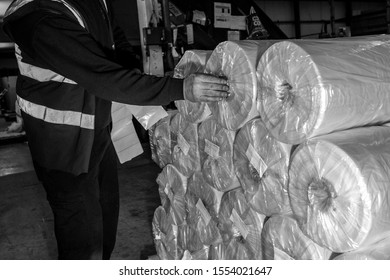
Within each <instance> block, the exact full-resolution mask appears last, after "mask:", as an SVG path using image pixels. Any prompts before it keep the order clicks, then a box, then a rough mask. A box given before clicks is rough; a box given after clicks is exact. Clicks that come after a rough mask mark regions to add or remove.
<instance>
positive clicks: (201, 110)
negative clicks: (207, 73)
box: [174, 50, 211, 123]
mask: <svg viewBox="0 0 390 280" xmlns="http://www.w3.org/2000/svg"><path fill="white" fill-rule="evenodd" d="M210 55H211V51H205V50H188V51H186V52H185V53H184V55H183V57H182V58H181V59H180V61H179V62H178V64H177V65H176V67H175V71H174V77H175V78H179V79H184V78H186V77H187V76H189V75H190V74H193V73H203V72H204V68H205V66H206V62H207V60H208V59H209V57H210ZM175 105H176V107H177V109H178V110H179V112H180V113H181V114H182V115H183V117H184V118H185V119H186V121H188V122H191V123H199V122H202V121H203V120H205V119H206V118H207V117H208V116H209V115H210V114H211V111H210V109H209V107H208V105H207V103H205V102H190V101H187V100H180V101H175Z"/></svg>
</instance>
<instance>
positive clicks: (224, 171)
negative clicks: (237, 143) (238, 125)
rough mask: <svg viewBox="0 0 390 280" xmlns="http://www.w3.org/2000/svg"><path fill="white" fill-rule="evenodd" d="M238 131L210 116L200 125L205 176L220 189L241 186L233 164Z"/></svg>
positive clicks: (201, 152)
mask: <svg viewBox="0 0 390 280" xmlns="http://www.w3.org/2000/svg"><path fill="white" fill-rule="evenodd" d="M235 136H236V132H235V131H232V130H228V129H226V128H223V127H222V126H221V125H220V124H219V123H218V122H217V120H216V119H214V118H209V119H207V120H205V121H204V122H203V123H201V124H200V125H199V153H200V162H201V166H202V172H203V176H204V178H205V179H206V181H207V183H208V184H210V185H212V186H213V187H214V188H216V189H217V190H219V191H223V192H224V191H228V190H231V189H234V188H237V187H239V186H240V185H239V183H238V179H237V176H236V173H235V170H234V164H233V143H234V139H235Z"/></svg>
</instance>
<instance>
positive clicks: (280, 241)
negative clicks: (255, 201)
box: [261, 215, 332, 260]
mask: <svg viewBox="0 0 390 280" xmlns="http://www.w3.org/2000/svg"><path fill="white" fill-rule="evenodd" d="M261 242H262V252H263V259H265V260H328V259H329V257H330V256H331V254H332V251H330V250H329V249H327V248H324V247H321V246H320V245H318V244H317V243H315V242H314V241H313V240H311V239H310V238H308V237H307V236H306V235H304V234H303V232H302V231H301V229H300V228H299V227H298V224H297V222H296V220H295V219H294V218H293V217H292V216H290V215H274V216H272V217H270V218H269V219H268V220H267V221H266V222H265V224H264V228H263V232H262V235H261Z"/></svg>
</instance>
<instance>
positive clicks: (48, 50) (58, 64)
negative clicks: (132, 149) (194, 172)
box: [13, 15, 183, 105]
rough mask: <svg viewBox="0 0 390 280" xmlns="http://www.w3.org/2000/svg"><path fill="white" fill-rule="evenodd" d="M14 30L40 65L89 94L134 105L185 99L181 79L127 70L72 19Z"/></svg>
mask: <svg viewBox="0 0 390 280" xmlns="http://www.w3.org/2000/svg"><path fill="white" fill-rule="evenodd" d="M32 22H34V21H32ZM14 27H15V28H17V29H18V30H19V31H21V30H23V31H22V32H13V36H14V39H15V41H16V42H18V45H19V47H20V49H21V50H22V51H25V52H27V54H28V55H29V56H30V57H32V58H33V59H34V61H35V62H36V63H38V64H39V65H37V66H39V67H42V68H48V69H50V70H52V71H54V72H56V73H58V74H60V75H62V76H64V77H66V78H68V79H70V80H73V81H75V82H76V83H77V84H78V85H80V86H82V87H83V88H85V89H86V90H87V92H88V93H90V94H93V95H96V96H98V97H100V98H102V99H106V100H111V101H115V102H120V103H126V104H133V105H165V104H168V103H169V102H171V101H173V100H181V99H183V81H182V80H178V79H174V78H171V77H155V76H150V75H144V74H139V71H136V70H134V69H130V68H125V67H124V66H122V65H121V64H119V63H117V62H115V61H114V60H113V59H112V58H110V56H109V55H108V50H105V49H104V48H103V47H102V46H101V45H100V44H99V43H98V42H97V41H96V40H94V38H93V37H92V36H91V35H90V34H89V33H88V32H87V31H86V30H85V29H84V28H83V27H81V26H80V25H79V24H78V23H77V22H75V21H72V20H71V19H70V18H67V17H61V16H56V15H48V16H45V17H43V18H42V19H40V20H39V21H38V22H36V21H35V24H34V25H33V26H26V25H24V26H19V28H18V26H15V25H14Z"/></svg>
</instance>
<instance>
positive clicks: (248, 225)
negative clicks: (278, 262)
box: [218, 188, 265, 260]
mask: <svg viewBox="0 0 390 280" xmlns="http://www.w3.org/2000/svg"><path fill="white" fill-rule="evenodd" d="M264 218H265V216H264V215H261V214H259V213H256V212H255V211H253V210H252V209H251V208H250V206H249V204H248V203H247V201H246V199H245V196H244V192H243V190H242V189H241V188H238V189H234V190H232V191H229V192H227V193H225V194H224V196H223V197H222V203H221V209H220V211H219V225H218V227H219V230H220V232H221V236H222V240H223V242H224V244H225V246H226V248H225V258H226V259H236V260H243V259H261V258H262V253H261V231H262V229H263V221H264Z"/></svg>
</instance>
